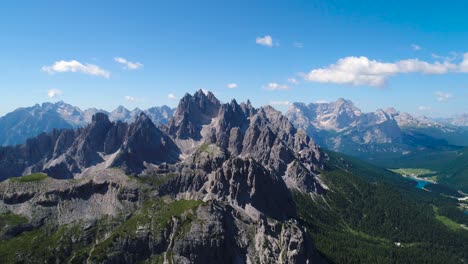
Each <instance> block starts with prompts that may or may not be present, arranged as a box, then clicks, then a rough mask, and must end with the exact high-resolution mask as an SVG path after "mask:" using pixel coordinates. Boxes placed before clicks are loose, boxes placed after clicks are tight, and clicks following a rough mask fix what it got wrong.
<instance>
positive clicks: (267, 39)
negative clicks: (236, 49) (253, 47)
mask: <svg viewBox="0 0 468 264" xmlns="http://www.w3.org/2000/svg"><path fill="white" fill-rule="evenodd" d="M255 43H257V44H258V45H262V46H267V47H273V38H272V37H271V36H270V35H266V36H264V37H257V38H256V39H255Z"/></svg>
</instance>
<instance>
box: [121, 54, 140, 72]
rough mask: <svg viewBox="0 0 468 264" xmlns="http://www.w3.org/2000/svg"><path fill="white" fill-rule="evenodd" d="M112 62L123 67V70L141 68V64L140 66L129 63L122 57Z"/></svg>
mask: <svg viewBox="0 0 468 264" xmlns="http://www.w3.org/2000/svg"><path fill="white" fill-rule="evenodd" d="M114 61H116V62H118V63H120V64H122V65H124V68H126V69H129V70H136V69H140V68H142V67H143V64H141V63H140V62H131V61H128V60H127V59H125V58H122V57H116V58H114Z"/></svg>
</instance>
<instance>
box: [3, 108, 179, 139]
mask: <svg viewBox="0 0 468 264" xmlns="http://www.w3.org/2000/svg"><path fill="white" fill-rule="evenodd" d="M142 112H144V113H145V114H146V115H147V116H148V117H149V118H150V119H151V120H152V121H153V122H154V123H155V124H156V125H161V124H165V123H167V121H168V120H169V118H171V117H172V115H173V113H174V109H172V108H170V107H168V106H166V105H163V106H161V107H152V108H149V109H147V110H140V109H138V108H135V109H134V110H128V109H126V108H125V107H123V106H119V107H117V108H116V109H115V110H113V111H112V112H107V111H105V110H101V109H96V108H90V109H86V110H81V109H80V108H78V107H76V106H72V105H70V104H67V103H64V102H62V101H60V102H57V103H43V104H36V105H34V106H32V107H22V108H18V109H16V110H15V111H13V112H11V113H8V114H6V115H5V116H3V117H0V146H10V145H16V144H22V143H24V142H26V140H27V139H28V138H32V137H35V136H37V135H39V134H40V133H43V132H50V131H52V130H53V129H64V128H65V129H69V128H78V127H84V126H86V125H88V124H89V123H91V122H92V117H93V115H95V114H96V113H105V114H106V115H108V116H109V120H110V121H122V122H126V123H132V122H134V121H135V120H136V118H137V117H138V116H139V114H140V113H142Z"/></svg>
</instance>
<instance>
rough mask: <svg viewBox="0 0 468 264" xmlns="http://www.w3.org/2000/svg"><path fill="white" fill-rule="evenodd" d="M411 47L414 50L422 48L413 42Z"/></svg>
mask: <svg viewBox="0 0 468 264" xmlns="http://www.w3.org/2000/svg"><path fill="white" fill-rule="evenodd" d="M411 48H412V49H413V50H421V46H419V45H417V44H411Z"/></svg>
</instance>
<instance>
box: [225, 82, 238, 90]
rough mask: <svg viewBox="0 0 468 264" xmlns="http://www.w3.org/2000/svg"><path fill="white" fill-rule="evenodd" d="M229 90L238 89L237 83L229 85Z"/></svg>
mask: <svg viewBox="0 0 468 264" xmlns="http://www.w3.org/2000/svg"><path fill="white" fill-rule="evenodd" d="M227 88H229V89H235V88H237V83H229V84H228V85H227Z"/></svg>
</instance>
